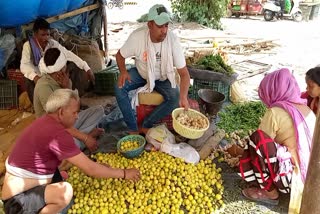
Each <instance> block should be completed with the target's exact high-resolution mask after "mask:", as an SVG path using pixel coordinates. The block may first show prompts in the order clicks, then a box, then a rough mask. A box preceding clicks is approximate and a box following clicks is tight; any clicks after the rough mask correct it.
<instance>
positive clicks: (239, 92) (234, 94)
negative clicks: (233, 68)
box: [230, 81, 248, 103]
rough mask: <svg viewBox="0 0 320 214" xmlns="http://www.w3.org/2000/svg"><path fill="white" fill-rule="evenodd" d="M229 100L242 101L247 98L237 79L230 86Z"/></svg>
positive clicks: (233, 101)
mask: <svg viewBox="0 0 320 214" xmlns="http://www.w3.org/2000/svg"><path fill="white" fill-rule="evenodd" d="M230 100H231V102H232V103H243V102H246V101H247V100H248V99H247V97H246V95H245V93H244V92H243V88H242V87H241V85H240V84H239V82H238V81H235V82H234V83H233V84H232V85H231V87H230Z"/></svg>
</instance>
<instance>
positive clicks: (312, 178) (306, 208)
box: [300, 110, 320, 214]
mask: <svg viewBox="0 0 320 214" xmlns="http://www.w3.org/2000/svg"><path fill="white" fill-rule="evenodd" d="M319 113H320V110H318V114H317V122H316V126H315V130H314V134H313V146H312V151H311V156H310V162H309V167H308V172H307V178H306V182H305V185H304V190H303V194H302V200H301V209H300V214H318V213H320V118H319Z"/></svg>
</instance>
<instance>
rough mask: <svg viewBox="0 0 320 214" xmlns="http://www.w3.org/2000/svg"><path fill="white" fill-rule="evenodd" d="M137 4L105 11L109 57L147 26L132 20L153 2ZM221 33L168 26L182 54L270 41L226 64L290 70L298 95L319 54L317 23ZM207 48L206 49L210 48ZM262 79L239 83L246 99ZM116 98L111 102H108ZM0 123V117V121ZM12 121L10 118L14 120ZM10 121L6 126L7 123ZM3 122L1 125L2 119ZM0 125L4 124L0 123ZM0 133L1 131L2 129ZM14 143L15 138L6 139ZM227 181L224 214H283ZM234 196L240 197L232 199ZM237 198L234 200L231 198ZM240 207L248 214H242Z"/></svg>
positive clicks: (246, 25)
mask: <svg viewBox="0 0 320 214" xmlns="http://www.w3.org/2000/svg"><path fill="white" fill-rule="evenodd" d="M136 2H137V5H128V6H127V5H125V7H124V9H122V10H120V9H118V8H113V9H111V10H108V22H109V23H108V43H109V51H110V56H111V58H112V55H114V54H115V53H116V51H117V50H118V49H119V48H120V47H121V46H122V44H123V43H124V42H125V40H126V39H127V37H128V36H129V34H130V33H131V32H132V31H133V30H134V29H136V28H137V27H139V26H142V25H144V24H145V23H137V22H135V20H136V19H137V18H139V17H140V16H141V15H143V14H144V13H146V12H147V10H148V9H149V7H150V6H152V5H153V4H154V2H153V1H140V0H137V1H136ZM157 3H163V4H165V5H166V6H170V4H169V3H168V1H165V0H161V1H157ZM221 21H222V24H223V28H224V30H223V31H218V30H214V29H208V28H206V27H203V26H201V25H198V24H196V23H183V24H182V23H175V24H172V25H171V26H170V28H172V29H173V30H174V31H175V32H176V34H177V35H178V36H179V37H180V38H181V41H182V46H183V48H184V51H185V52H187V51H188V50H189V49H190V48H192V47H209V46H210V44H207V41H209V43H211V42H212V41H216V42H218V44H226V43H233V44H242V43H245V42H248V41H249V42H250V41H256V40H268V41H272V42H273V43H274V44H276V47H274V48H273V49H271V50H269V51H263V52H251V53H249V54H248V53H241V52H238V53H228V57H229V64H234V63H239V62H242V61H244V60H254V61H257V62H261V63H265V64H268V65H270V66H271V69H270V71H272V70H273V69H275V68H279V67H283V66H285V67H289V68H291V69H292V71H293V73H294V74H295V76H296V78H297V80H298V83H299V85H300V87H301V90H304V89H305V81H304V74H305V72H306V71H307V70H308V69H309V68H312V67H314V66H316V65H318V64H320V60H319V54H318V53H319V52H320V41H319V40H320V37H319V35H320V28H319V26H320V25H319V24H320V20H315V21H310V22H301V23H296V22H294V21H292V20H274V21H272V22H266V21H264V20H263V18H262V17H249V18H246V17H241V18H228V19H222V20H221ZM208 45H209V46H208ZM262 77H263V74H259V75H256V76H253V77H250V78H246V79H243V80H241V81H239V83H240V85H241V86H243V90H244V93H245V95H246V96H247V97H248V98H249V99H256V98H257V86H258V84H259V82H260V80H261V79H262ZM111 99H114V98H112V97H111V98H110V100H111ZM0 119H1V118H0ZM32 119H33V118H31V117H30V118H29V119H27V120H25V121H24V122H22V123H19V124H18V126H16V127H15V128H11V130H13V131H14V132H15V133H16V134H18V132H20V131H21V129H22V128H23V127H26V126H27V125H28V124H29V123H30V122H31V121H32ZM13 120H14V119H12V121H13ZM12 121H9V122H8V123H11V122H12ZM0 122H1V120H0ZM1 125H4V124H1ZM2 128H3V127H2ZM5 134H6V135H8V133H5V130H2V131H1V132H0V135H2V136H0V137H5V136H4V135H5ZM9 138H10V141H13V140H14V138H15V136H11V135H10V136H9ZM9 148H10V145H8V144H2V148H0V151H2V153H0V156H1V158H2V159H4V156H6V155H7V151H8V150H9ZM0 169H1V170H0V171H3V165H0ZM225 176H226V181H227V183H228V182H229V183H228V187H231V188H228V187H227V188H226V194H227V195H228V196H227V197H228V199H227V200H228V202H229V204H230V206H229V207H227V208H226V210H225V212H222V213H285V212H286V211H285V210H286V208H285V207H286V204H287V200H286V199H284V200H283V201H284V202H283V203H282V204H281V206H280V207H275V208H270V207H263V206H262V207H261V206H256V204H254V203H248V202H245V201H244V200H242V199H241V198H240V197H238V196H239V195H241V194H240V189H239V186H241V184H240V181H239V180H234V179H232V176H231V178H229V177H228V176H229V175H228V174H226V175H225ZM236 193H238V194H236ZM235 195H237V197H234V196H235ZM243 206H245V207H246V208H247V210H243V209H242V208H243Z"/></svg>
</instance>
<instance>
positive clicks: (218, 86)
mask: <svg viewBox="0 0 320 214" xmlns="http://www.w3.org/2000/svg"><path fill="white" fill-rule="evenodd" d="M203 88H207V89H212V90H214V91H218V92H220V93H222V94H223V95H224V96H225V97H226V99H225V101H228V100H229V94H230V85H228V84H226V83H224V82H222V81H206V80H198V79H194V81H193V86H192V91H191V97H192V98H193V99H196V100H199V96H198V90H199V89H203Z"/></svg>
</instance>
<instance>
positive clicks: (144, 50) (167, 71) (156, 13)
mask: <svg viewBox="0 0 320 214" xmlns="http://www.w3.org/2000/svg"><path fill="white" fill-rule="evenodd" d="M169 22H171V18H170V15H169V12H168V11H167V9H166V8H165V7H164V6H163V5H159V4H157V5H154V6H153V7H152V8H151V9H150V10H149V14H148V25H147V27H142V28H139V29H137V30H135V31H134V32H133V33H132V34H131V35H130V36H129V38H128V40H127V41H126V43H125V44H124V45H123V46H122V47H121V49H120V50H119V51H118V53H117V55H116V60H117V64H118V67H119V70H120V76H119V78H118V84H117V85H116V86H115V94H116V98H117V102H118V104H119V107H120V110H121V112H122V114H123V116H124V120H125V122H126V124H127V126H128V128H129V129H130V132H131V133H137V132H144V133H146V131H147V130H148V129H149V128H151V127H152V126H153V125H154V123H156V122H157V121H158V120H160V119H162V118H163V117H165V116H167V115H169V114H170V113H171V112H172V110H173V109H175V108H176V107H178V105H179V104H180V106H182V107H184V108H186V109H188V107H189V103H188V100H187V96H188V89H189V85H190V76H189V72H188V70H187V67H186V62H185V58H184V54H183V51H182V48H181V46H180V43H179V40H178V38H177V37H176V36H175V35H174V34H173V33H172V32H171V31H168V25H169ZM132 56H134V57H135V60H136V66H137V67H134V68H131V69H130V70H129V71H127V70H126V66H125V58H128V57H132ZM174 66H175V67H176V68H177V71H178V73H179V75H180V78H181V84H180V90H181V91H180V93H179V89H178V88H177V83H176V77H175V71H174ZM143 86H144V87H143ZM140 87H142V88H140ZM137 88H140V89H138V92H143V91H144V92H152V91H153V90H156V91H157V92H159V93H160V94H161V95H162V96H163V98H164V102H162V103H161V104H160V105H159V106H157V108H156V109H155V110H154V111H153V112H152V113H151V114H150V115H149V116H148V117H146V118H145V119H144V121H143V123H142V127H138V125H137V120H136V117H135V114H134V111H133V110H132V108H131V104H130V100H129V97H128V92H129V91H131V90H135V89H137Z"/></svg>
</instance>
